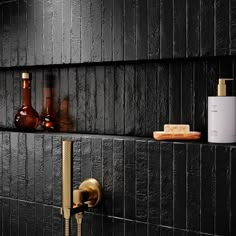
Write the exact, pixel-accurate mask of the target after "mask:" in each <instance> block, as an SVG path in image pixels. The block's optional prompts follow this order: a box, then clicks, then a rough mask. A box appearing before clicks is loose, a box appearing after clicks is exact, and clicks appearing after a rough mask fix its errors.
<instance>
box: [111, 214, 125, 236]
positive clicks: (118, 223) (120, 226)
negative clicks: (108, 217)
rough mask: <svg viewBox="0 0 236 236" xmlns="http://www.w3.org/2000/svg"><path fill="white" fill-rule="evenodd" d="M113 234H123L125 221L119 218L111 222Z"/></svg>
mask: <svg viewBox="0 0 236 236" xmlns="http://www.w3.org/2000/svg"><path fill="white" fill-rule="evenodd" d="M113 235H114V236H122V235H125V222H124V220H121V219H116V218H115V219H114V223H113Z"/></svg>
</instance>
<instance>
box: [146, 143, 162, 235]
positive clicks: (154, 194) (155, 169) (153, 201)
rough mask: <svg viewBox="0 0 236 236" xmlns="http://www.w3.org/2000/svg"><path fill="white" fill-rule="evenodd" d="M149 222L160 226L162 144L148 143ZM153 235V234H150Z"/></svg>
mask: <svg viewBox="0 0 236 236" xmlns="http://www.w3.org/2000/svg"><path fill="white" fill-rule="evenodd" d="M148 162H149V163H148V175H149V176H148V221H149V223H152V224H157V225H159V224H160V144H159V143H158V142H152V141H151V142H148ZM150 235H152V234H150Z"/></svg>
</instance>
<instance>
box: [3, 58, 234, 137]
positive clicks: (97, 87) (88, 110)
mask: <svg viewBox="0 0 236 236" xmlns="http://www.w3.org/2000/svg"><path fill="white" fill-rule="evenodd" d="M27 69H28V70H29V71H31V72H32V73H33V82H32V103H33V106H34V108H36V110H37V111H38V112H39V113H40V112H41V111H42V105H43V86H44V85H43V84H44V80H45V77H46V76H47V75H52V76H53V77H54V78H55V90H54V104H55V106H54V108H55V112H58V111H59V108H60V103H61V101H62V99H63V98H64V97H69V102H70V109H69V113H70V116H71V118H72V120H73V129H72V130H71V131H75V132H80V133H97V134H118V135H135V136H146V137H151V136H152V131H154V130H163V125H164V124H165V123H187V124H190V125H191V130H198V131H201V132H203V139H204V140H206V132H207V96H212V95H216V92H217V80H218V78H219V77H233V76H234V73H235V72H234V71H235V70H234V69H235V61H234V58H218V59H206V58H205V59H201V60H199V61H197V60H190V61H188V62H186V61H184V60H180V61H166V62H143V63H138V62H136V63H135V62H133V63H130V64H126V63H125V64H122V63H115V64H113V65H87V66H81V65H77V66H72V65H71V66H66V67H63V66H60V67H46V68H45V67H41V68H35V67H30V68H27ZM21 71H23V69H21V68H20V69H11V70H9V69H7V70H4V69H2V70H0V113H1V114H2V115H1V117H0V126H1V127H2V128H15V127H14V116H15V114H16V112H17V110H18V109H19V107H20V106H21V79H20V72H21ZM229 88H231V89H230V90H232V86H230V84H229ZM228 92H229V94H232V91H228ZM234 94H235V91H234Z"/></svg>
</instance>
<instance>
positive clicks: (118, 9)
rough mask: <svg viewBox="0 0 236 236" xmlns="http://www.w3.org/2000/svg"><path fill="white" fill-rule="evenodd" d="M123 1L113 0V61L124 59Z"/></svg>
mask: <svg viewBox="0 0 236 236" xmlns="http://www.w3.org/2000/svg"><path fill="white" fill-rule="evenodd" d="M124 2H125V1H113V9H115V10H114V11H113V61H122V60H124V27H125V26H124Z"/></svg>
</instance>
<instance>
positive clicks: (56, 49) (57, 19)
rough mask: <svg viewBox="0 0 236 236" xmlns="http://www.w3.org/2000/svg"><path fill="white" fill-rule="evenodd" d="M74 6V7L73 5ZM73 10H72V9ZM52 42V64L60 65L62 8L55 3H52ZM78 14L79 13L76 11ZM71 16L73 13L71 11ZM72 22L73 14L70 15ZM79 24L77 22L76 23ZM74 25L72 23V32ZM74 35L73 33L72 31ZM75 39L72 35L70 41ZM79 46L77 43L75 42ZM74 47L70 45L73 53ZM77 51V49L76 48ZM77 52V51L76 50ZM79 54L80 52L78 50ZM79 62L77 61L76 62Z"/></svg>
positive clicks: (58, 3)
mask: <svg viewBox="0 0 236 236" xmlns="http://www.w3.org/2000/svg"><path fill="white" fill-rule="evenodd" d="M73 6H74V5H73ZM72 9H74V8H72ZM52 12H53V16H52V32H53V34H52V41H53V45H52V46H53V52H52V53H53V54H52V59H53V63H54V64H60V63H61V62H62V23H61V19H62V7H61V2H57V1H56V2H55V1H52ZM78 12H79V11H78ZM72 14H73V11H72ZM72 20H73V21H72V22H74V14H73V15H72ZM78 22H79V21H78ZM74 27H75V26H74V24H73V23H72V30H74ZM72 32H73V33H74V31H72ZM78 33H80V31H78ZM74 38H75V35H74V34H72V36H71V40H72V42H74V41H73V40H75V39H74ZM77 43H78V44H79V41H77ZM74 49H75V47H74V44H72V45H71V50H72V51H74V52H75V50H74ZM76 49H77V48H76ZM76 52H77V50H76ZM79 52H80V50H79ZM72 61H73V56H72ZM78 61H79V60H78Z"/></svg>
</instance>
